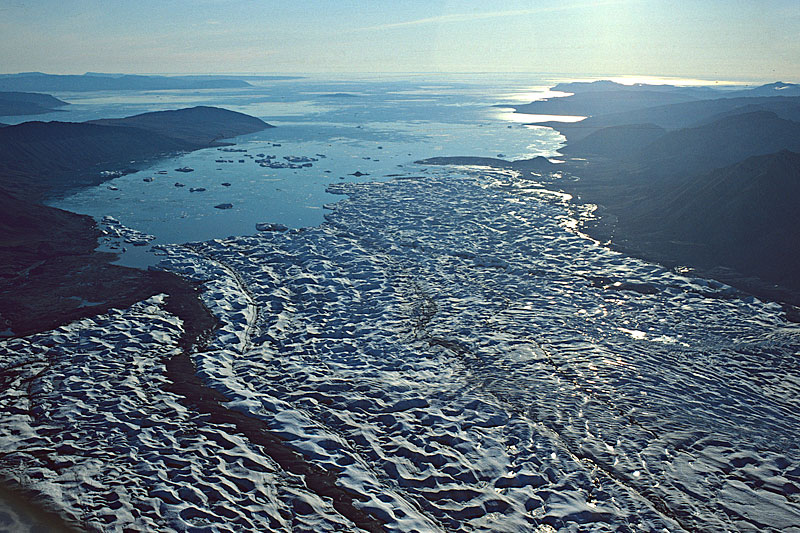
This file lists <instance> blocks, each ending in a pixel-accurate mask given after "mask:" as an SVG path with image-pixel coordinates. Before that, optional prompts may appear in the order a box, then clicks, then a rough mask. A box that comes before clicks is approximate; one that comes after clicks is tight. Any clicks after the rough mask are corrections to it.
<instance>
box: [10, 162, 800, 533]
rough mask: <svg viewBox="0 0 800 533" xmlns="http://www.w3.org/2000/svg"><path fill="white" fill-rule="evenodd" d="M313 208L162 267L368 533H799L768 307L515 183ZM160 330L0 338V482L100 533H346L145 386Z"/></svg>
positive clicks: (211, 365) (218, 368) (785, 344)
mask: <svg viewBox="0 0 800 533" xmlns="http://www.w3.org/2000/svg"><path fill="white" fill-rule="evenodd" d="M330 190H331V192H333V193H336V194H345V195H347V196H348V197H347V198H346V199H344V200H343V201H341V202H339V203H338V204H336V205H335V206H330V207H331V212H330V213H329V214H328V215H327V217H326V218H327V222H326V223H325V224H323V225H322V226H320V227H318V228H312V229H305V230H292V231H290V232H287V233H283V234H275V233H272V234H261V235H256V236H244V237H236V238H230V239H227V240H216V241H209V242H204V243H193V244H191V245H185V246H169V247H165V250H166V251H167V252H168V254H169V255H168V257H167V259H166V260H165V261H164V262H163V263H162V265H161V267H162V268H165V269H168V270H172V271H175V272H179V273H181V274H182V275H184V276H187V277H189V278H192V279H196V280H198V281H202V282H204V289H205V292H204V293H203V298H204V300H205V302H206V304H207V305H208V306H209V308H210V309H211V311H212V312H213V313H214V314H215V315H216V316H217V317H218V318H219V320H220V329H219V331H218V332H217V334H216V337H215V338H214V339H213V340H212V342H211V344H210V345H209V346H208V348H207V349H206V350H205V351H203V352H201V353H196V354H195V355H194V359H195V363H196V365H197V367H198V371H199V373H200V374H201V376H202V377H203V378H204V379H205V380H206V381H207V383H209V384H210V385H211V386H213V387H214V388H216V389H218V390H220V391H222V392H223V393H224V394H226V395H227V396H228V397H229V398H230V399H231V402H230V403H229V407H231V408H234V409H238V410H241V411H244V412H246V413H248V414H250V415H252V416H256V417H259V418H261V419H263V420H265V421H266V422H267V423H268V424H269V426H270V427H271V428H272V430H273V431H274V432H276V433H277V434H279V435H281V436H282V437H284V438H285V439H287V442H288V443H289V444H290V445H292V446H294V447H296V448H297V449H299V450H302V451H303V453H304V454H305V455H306V457H308V458H309V459H310V460H311V461H312V462H314V463H316V464H317V465H320V466H322V467H324V468H325V469H328V470H330V471H335V472H338V482H339V483H340V484H342V485H343V486H345V487H348V488H349V489H351V490H353V491H355V492H356V493H358V494H360V495H361V496H362V499H363V501H362V503H361V504H359V505H361V506H363V508H364V509H365V510H367V511H368V512H370V513H372V514H373V515H374V516H376V517H378V518H379V519H381V520H382V521H385V523H386V524H387V529H389V530H393V531H415V530H416V531H531V530H535V529H536V528H539V530H540V531H546V530H548V529H549V528H550V527H554V528H557V529H559V530H564V531H640V530H643V531H663V530H668V531H679V530H688V531H724V530H733V531H736V530H739V531H761V530H773V531H779V530H783V531H797V524H800V498H798V495H799V494H800V453H799V451H798V443H797V440H796V435H797V433H798V428H800V415H798V412H800V409H798V408H800V405H799V404H800V400H799V398H800V395H799V394H798V393H799V392H800V390H799V389H800V380H799V379H798V370H797V360H798V359H797V357H798V353H797V346H798V345H799V344H800V335H799V334H798V333H799V332H798V328H797V327H796V326H793V325H790V324H788V323H786V322H784V321H783V320H782V318H781V317H780V314H779V308H778V307H777V306H776V305H774V304H764V303H762V302H760V301H758V300H755V299H753V298H751V297H745V296H742V295H739V294H738V293H736V292H735V291H734V290H732V289H731V288H729V287H726V286H723V285H720V284H718V283H715V282H711V281H706V280H701V279H694V278H688V277H683V276H679V275H676V274H674V273H671V272H669V271H666V270H664V269H663V268H660V267H658V266H654V265H651V264H648V263H644V262H641V261H638V260H635V259H631V258H628V257H625V256H623V255H621V254H618V253H615V252H612V251H609V250H607V249H605V248H603V247H601V246H598V245H596V244H594V243H593V242H592V241H590V240H588V239H585V238H583V237H581V236H580V235H578V234H576V233H574V232H573V231H571V230H569V229H568V227H570V226H571V225H572V223H573V222H574V221H573V220H572V219H571V218H570V214H569V211H568V209H567V204H566V201H567V200H566V198H564V197H563V196H562V195H559V194H556V193H552V192H549V191H547V190H545V189H543V188H542V187H541V186H539V185H538V184H537V183H534V182H531V181H525V180H521V179H519V178H518V177H516V176H514V175H507V174H502V173H489V172H482V173H462V174H456V173H453V172H447V171H430V172H427V173H420V174H419V176H418V177H412V176H408V177H407V178H406V179H396V180H393V181H388V182H384V183H370V184H356V183H349V184H348V183H342V184H336V185H335V186H332V187H331V189H330ZM598 277H603V278H608V279H610V280H611V281H620V282H623V283H643V284H649V286H650V287H651V288H655V289H656V290H657V292H656V293H655V294H642V293H640V292H634V291H625V290H610V289H604V288H603V286H604V284H598V283H596V282H595V280H596V279H597V278H598ZM605 285H607V284H605ZM181 328H182V324H181V323H180V321H179V320H177V319H176V318H174V317H172V316H170V315H168V314H167V313H166V312H164V311H163V310H162V309H161V299H160V298H154V299H151V300H150V301H148V302H144V303H142V304H139V305H137V306H134V307H133V308H131V309H128V310H125V311H115V312H112V313H110V314H109V315H106V316H103V317H98V318H95V319H91V320H84V321H80V322H77V323H74V324H71V325H69V326H65V327H63V328H60V329H59V330H56V331H54V332H52V333H48V334H42V335H38V336H34V337H31V338H27V339H23V340H12V341H8V342H6V343H4V344H3V350H4V352H5V353H4V354H3V357H2V358H1V359H0V360H2V361H4V363H3V364H4V365H5V368H4V371H3V375H4V376H8V377H6V378H4V379H5V382H4V387H3V393H2V397H0V399H1V400H2V409H3V415H2V416H3V419H4V421H5V422H4V424H3V425H2V428H1V430H2V433H1V434H0V447H1V448H0V450H2V453H3V457H4V464H6V465H16V466H15V467H14V468H15V469H16V470H14V471H15V472H17V476H18V477H20V478H23V479H22V480H23V481H27V482H28V483H29V484H32V485H33V486H35V487H37V488H39V489H41V490H42V491H43V492H45V493H47V494H50V495H51V497H52V498H53V499H54V500H55V501H56V502H57V503H59V504H61V505H63V506H64V507H65V508H66V509H67V510H68V511H69V512H70V513H72V514H73V515H74V516H76V517H79V518H80V519H81V520H83V521H84V522H85V523H86V524H88V525H91V526H93V527H95V528H96V529H101V530H120V531H121V530H122V529H123V528H125V527H138V528H145V529H148V528H149V529H157V530H176V531H182V530H185V529H186V528H189V527H190V526H197V527H199V526H206V527H207V528H208V530H211V531H230V530H235V531H245V530H251V531H264V530H286V531H289V530H292V529H294V530H298V531H306V530H317V531H333V530H353V529H354V526H352V524H349V523H348V522H347V520H345V519H343V518H342V517H341V516H340V515H338V513H337V512H336V511H335V509H333V507H332V506H331V503H330V502H329V501H326V500H325V499H324V498H320V497H319V496H318V495H316V494H314V493H313V491H311V490H309V489H308V488H307V487H306V486H305V484H304V482H303V480H302V478H299V477H297V476H293V475H290V474H287V473H286V472H283V471H282V470H281V469H280V468H279V467H277V466H276V464H275V463H274V462H273V461H272V460H271V459H270V458H269V457H268V456H267V455H266V453H265V451H264V450H262V449H260V448H259V447H258V446H256V445H253V444H252V443H249V442H247V441H246V440H245V439H244V438H243V437H240V436H238V435H237V434H235V433H234V432H233V431H232V430H231V428H226V427H224V426H221V427H217V426H214V425H213V424H210V423H207V422H206V421H204V420H202V419H198V418H197V415H196V414H193V413H192V412H190V411H188V410H187V409H186V408H185V407H183V406H182V405H181V404H180V402H179V401H178V399H177V398H176V397H174V396H173V395H172V394H171V393H168V392H165V390H164V383H165V380H166V378H165V377H164V366H163V365H164V361H165V358H167V357H169V356H170V355H171V354H173V353H174V352H175V350H177V339H178V335H179V333H180V331H181ZM54 450H55V451H54Z"/></svg>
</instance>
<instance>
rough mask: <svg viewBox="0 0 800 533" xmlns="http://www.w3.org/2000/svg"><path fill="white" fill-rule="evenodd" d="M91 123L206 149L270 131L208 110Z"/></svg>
mask: <svg viewBox="0 0 800 533" xmlns="http://www.w3.org/2000/svg"><path fill="white" fill-rule="evenodd" d="M91 123H92V124H100V125H104V126H124V127H133V128H141V129H145V130H148V131H152V132H155V133H158V134H161V135H165V136H168V137H172V138H174V139H180V140H182V141H185V142H189V143H193V144H207V145H211V144H213V143H214V142H215V141H218V140H220V139H226V138H228V137H235V136H237V135H244V134H246V133H253V132H256V131H261V130H263V129H264V128H272V127H273V126H271V125H270V124H267V123H266V122H264V121H263V120H261V119H258V118H256V117H251V116H250V115H245V114H244V113H237V112H236V111H229V110H227V109H221V108H219V107H207V106H197V107H190V108H187V109H178V110H175V111H155V112H152V113H143V114H141V115H134V116H132V117H126V118H116V119H103V120H94V121H91Z"/></svg>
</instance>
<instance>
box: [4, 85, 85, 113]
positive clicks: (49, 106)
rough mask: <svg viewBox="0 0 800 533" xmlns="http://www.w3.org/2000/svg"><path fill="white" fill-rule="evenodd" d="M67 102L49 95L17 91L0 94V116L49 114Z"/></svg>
mask: <svg viewBox="0 0 800 533" xmlns="http://www.w3.org/2000/svg"><path fill="white" fill-rule="evenodd" d="M65 105H69V104H68V103H67V102H64V101H62V100H59V99H58V98H56V97H54V96H51V95H49V94H40V93H26V92H18V91H4V92H0V116H2V117H10V116H16V115H40V114H43V113H50V112H51V111H54V110H56V109H57V108H59V107H62V106H65Z"/></svg>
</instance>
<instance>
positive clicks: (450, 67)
mask: <svg viewBox="0 0 800 533" xmlns="http://www.w3.org/2000/svg"><path fill="white" fill-rule="evenodd" d="M798 35H800V0H595V1H587V0H528V1H516V0H493V1H491V2H486V1H485V0H480V1H477V0H460V1H437V0H372V1H355V0H302V1H298V2H290V1H288V0H284V1H277V0H191V1H188V0H183V1H178V0H136V1H130V0H102V1H99V0H35V1H25V0H0V72H2V73H13V72H27V71H40V72H48V73H54V74H81V73H84V72H87V71H93V72H125V73H260V74H273V73H276V74H277V73H315V72H318V73H367V72H374V73H379V72H385V73H390V72H434V73H435V72H498V73H500V72H538V73H562V74H575V75H609V76H610V75H617V76H620V75H650V76H677V77H693V78H702V79H720V80H763V81H776V80H782V81H794V82H800V38H798Z"/></svg>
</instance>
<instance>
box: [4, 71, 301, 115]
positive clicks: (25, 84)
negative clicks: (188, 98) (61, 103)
mask: <svg viewBox="0 0 800 533" xmlns="http://www.w3.org/2000/svg"><path fill="white" fill-rule="evenodd" d="M247 78H250V79H257V80H264V79H275V80H282V79H294V78H296V77H295V76H252V77H248V76H139V75H131V74H100V73H96V72H87V73H86V74H81V75H72V74H70V75H62V74H44V73H41V72H23V73H19V74H0V91H33V92H61V91H75V92H83V91H131V90H136V91H154V90H175V89H184V90H185V89H235V88H242V87H250V86H251V85H250V83H248V82H247V81H246V79H247ZM0 115H2V113H0Z"/></svg>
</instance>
